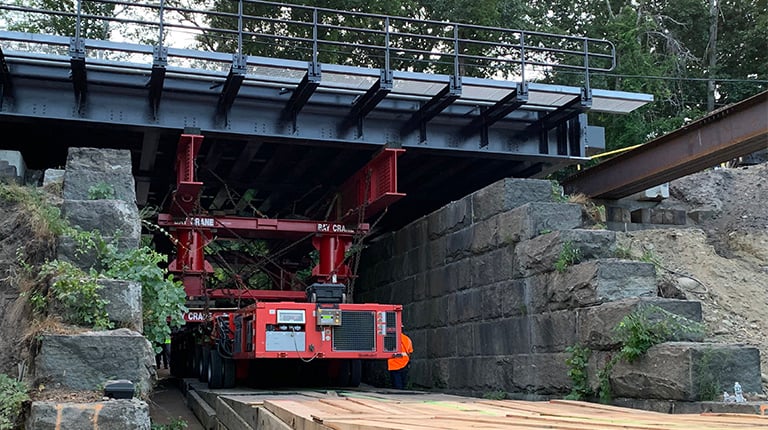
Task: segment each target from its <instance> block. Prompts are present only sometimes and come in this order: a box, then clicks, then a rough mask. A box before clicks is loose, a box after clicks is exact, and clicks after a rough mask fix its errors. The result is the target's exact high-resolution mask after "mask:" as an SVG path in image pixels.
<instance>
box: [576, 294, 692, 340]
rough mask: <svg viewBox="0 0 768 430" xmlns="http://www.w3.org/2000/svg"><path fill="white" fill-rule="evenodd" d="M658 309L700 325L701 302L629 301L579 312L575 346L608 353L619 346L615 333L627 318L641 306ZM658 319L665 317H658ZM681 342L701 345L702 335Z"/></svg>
mask: <svg viewBox="0 0 768 430" xmlns="http://www.w3.org/2000/svg"><path fill="white" fill-rule="evenodd" d="M649 305H650V306H657V307H659V308H661V309H663V310H665V311H667V312H669V313H671V314H674V315H677V316H680V317H683V318H687V319H688V320H690V321H691V322H701V317H702V315H701V302H699V301H695V300H677V299H664V298H661V297H647V298H631V299H624V300H617V301H614V302H609V303H603V304H602V305H599V306H593V307H589V308H583V309H579V310H578V320H577V323H576V325H577V327H578V330H577V331H578V338H577V342H578V343H579V344H581V345H583V346H586V347H588V348H590V349H593V350H610V349H615V348H617V347H618V346H619V343H618V342H617V341H616V336H615V332H614V329H615V327H616V326H617V325H618V324H619V322H621V320H622V319H623V318H624V317H625V316H626V315H629V314H631V313H632V312H634V311H635V310H637V309H638V308H640V307H642V306H649ZM659 317H664V316H663V315H659ZM681 335H682V336H684V338H682V339H680V340H689V341H697V342H698V341H701V340H702V336H703V334H701V333H698V334H697V333H681Z"/></svg>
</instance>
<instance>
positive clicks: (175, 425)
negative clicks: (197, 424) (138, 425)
mask: <svg viewBox="0 0 768 430" xmlns="http://www.w3.org/2000/svg"><path fill="white" fill-rule="evenodd" d="M188 426H189V424H187V422H186V421H184V420H182V419H181V418H177V419H175V420H173V421H171V422H170V423H169V424H152V427H151V429H150V430H184V429H185V428H187V427H188Z"/></svg>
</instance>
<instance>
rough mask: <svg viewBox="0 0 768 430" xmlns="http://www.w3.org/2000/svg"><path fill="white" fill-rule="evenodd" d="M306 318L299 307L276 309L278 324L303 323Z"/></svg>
mask: <svg viewBox="0 0 768 430" xmlns="http://www.w3.org/2000/svg"><path fill="white" fill-rule="evenodd" d="M305 322H306V319H305V317H304V311H303V310H301V309H291V310H288V309H278V310H277V323H278V324H283V323H285V324H304V323H305Z"/></svg>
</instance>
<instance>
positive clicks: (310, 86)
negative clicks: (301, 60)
mask: <svg viewBox="0 0 768 430" xmlns="http://www.w3.org/2000/svg"><path fill="white" fill-rule="evenodd" d="M321 77H322V73H321V70H320V63H314V62H310V63H309V65H308V67H307V73H306V74H305V75H304V77H303V78H302V79H301V82H299V85H297V86H296V89H294V90H293V94H291V98H290V99H288V103H286V105H285V107H284V108H283V112H282V113H281V114H280V123H285V122H286V121H291V123H292V124H293V129H294V131H295V130H296V117H297V116H298V115H299V112H301V109H302V108H303V107H304V105H306V104H307V101H308V100H309V98H310V97H312V94H313V93H314V92H315V90H316V89H317V87H318V86H320V79H321Z"/></svg>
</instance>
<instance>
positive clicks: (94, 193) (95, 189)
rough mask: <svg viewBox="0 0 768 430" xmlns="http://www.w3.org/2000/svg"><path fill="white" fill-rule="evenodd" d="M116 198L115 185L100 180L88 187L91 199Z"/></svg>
mask: <svg viewBox="0 0 768 430" xmlns="http://www.w3.org/2000/svg"><path fill="white" fill-rule="evenodd" d="M114 198H115V187H113V186H112V184H108V183H106V182H99V183H98V184H96V185H92V186H91V187H90V188H88V199H89V200H109V199H114Z"/></svg>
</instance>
